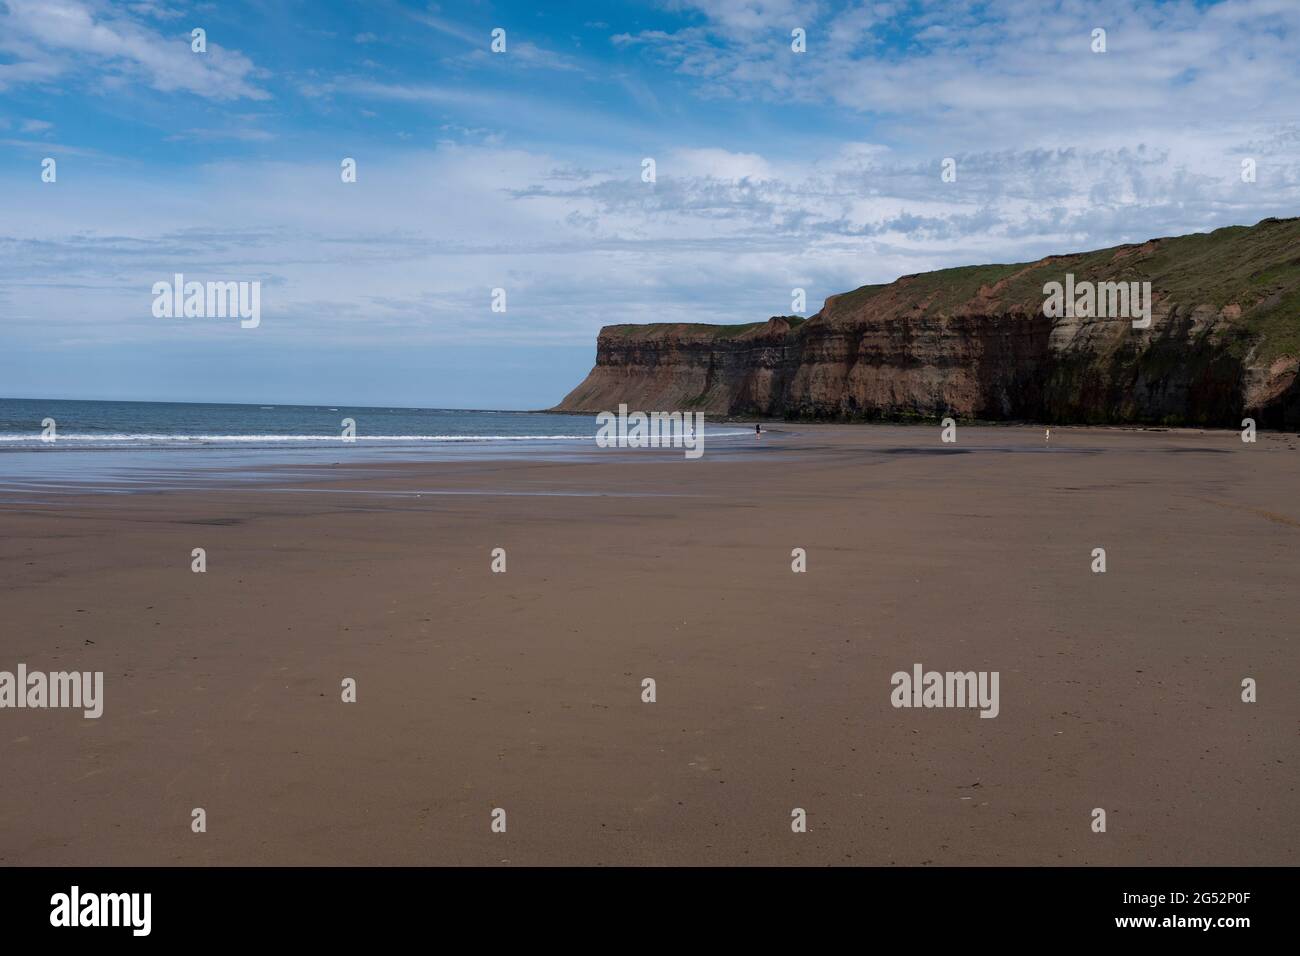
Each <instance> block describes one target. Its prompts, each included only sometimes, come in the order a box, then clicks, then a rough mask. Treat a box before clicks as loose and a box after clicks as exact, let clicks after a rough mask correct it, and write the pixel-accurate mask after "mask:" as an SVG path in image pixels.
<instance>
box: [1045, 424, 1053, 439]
mask: <svg viewBox="0 0 1300 956" xmlns="http://www.w3.org/2000/svg"><path fill="white" fill-rule="evenodd" d="M1051 440H1052V426H1051V425H1048V426H1047V433H1046V434H1045V435H1043V441H1046V442H1050V441H1051Z"/></svg>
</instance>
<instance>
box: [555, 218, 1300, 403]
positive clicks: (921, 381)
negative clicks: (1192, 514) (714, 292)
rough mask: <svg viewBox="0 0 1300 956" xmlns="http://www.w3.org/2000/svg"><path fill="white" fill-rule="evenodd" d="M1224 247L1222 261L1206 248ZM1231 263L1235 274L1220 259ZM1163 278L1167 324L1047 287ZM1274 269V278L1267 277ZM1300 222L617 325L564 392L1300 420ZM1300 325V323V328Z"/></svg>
mask: <svg viewBox="0 0 1300 956" xmlns="http://www.w3.org/2000/svg"><path fill="white" fill-rule="evenodd" d="M1206 256H1209V257H1210V258H1211V260H1212V261H1209V262H1202V261H1200V260H1203V259H1205V257H1206ZM1216 268H1217V269H1219V274H1217V275H1216V274H1215V272H1214V270H1215V269H1216ZM1066 272H1069V273H1072V274H1073V275H1074V276H1075V277H1076V279H1077V280H1080V281H1082V280H1090V281H1098V282H1101V281H1121V280H1122V281H1150V282H1151V283H1152V300H1153V303H1154V304H1153V308H1152V311H1151V324H1150V327H1149V328H1146V329H1136V328H1134V327H1133V323H1132V321H1131V320H1129V319H1128V318H1110V317H1108V318H1086V319H1085V318H1048V317H1046V316H1045V315H1044V309H1043V303H1044V294H1043V285H1044V283H1045V282H1048V281H1060V280H1061V279H1063V276H1064V274H1065V273H1066ZM1261 276H1265V277H1266V279H1265V281H1261ZM1293 303H1295V304H1300V219H1293V220H1283V221H1279V220H1265V221H1264V222H1263V223H1260V224H1259V225H1258V226H1255V227H1252V228H1250V229H1246V228H1243V227H1233V228H1232V229H1228V230H1219V231H1218V232H1215V233H1212V234H1209V235H1208V236H1195V237H1181V238H1178V239H1162V240H1152V241H1151V242H1148V243H1145V244H1143V245H1141V246H1121V247H1118V248H1116V249H1108V250H1102V251H1100V252H1096V253H1084V254H1080V255H1077V256H1062V257H1051V258H1048V259H1044V260H1041V261H1039V262H1036V263H1028V264H1019V265H1010V266H982V267H970V268H965V269H950V270H944V271H942V272H935V273H927V274H924V275H919V276H905V277H903V278H902V279H899V280H898V281H896V282H894V283H891V284H889V285H886V286H866V287H864V288H862V289H858V290H856V291H854V292H850V293H845V294H844V295H838V296H832V297H831V298H830V299H828V300H827V301H826V304H825V306H824V307H823V308H822V310H821V311H820V312H819V313H817V314H816V315H815V316H813V317H812V318H811V319H809V320H808V321H806V322H800V320H799V319H797V318H793V317H792V318H779V317H778V318H772V319H769V320H768V321H767V322H765V323H755V324H753V325H751V326H739V327H737V326H708V325H645V326H635V325H619V326H608V327H606V328H605V329H603V330H602V331H601V333H600V337H599V339H598V340H597V350H596V367H595V368H594V369H592V371H591V373H590V374H589V375H588V376H587V378H586V380H585V381H583V382H582V384H581V385H579V386H578V387H577V388H575V389H574V390H573V391H572V392H571V393H570V394H569V395H568V396H567V397H566V398H565V399H564V401H562V402H561V403H560V405H559V406H557V410H559V411H583V412H597V411H605V410H613V409H616V408H617V407H618V405H619V403H627V404H628V405H629V407H631V408H633V409H641V410H647V411H654V410H664V411H669V410H678V409H681V410H699V411H704V412H706V413H709V414H712V415H718V416H722V415H741V416H775V417H784V418H814V419H829V420H864V419H867V420H869V419H908V418H916V417H923V418H938V417H942V416H944V415H954V416H956V417H965V418H977V419H987V420H1034V421H1048V422H1082V423H1156V424H1187V425H1209V426H1223V427H1233V428H1236V427H1240V423H1241V419H1242V417H1243V416H1245V415H1252V416H1253V417H1255V418H1257V420H1258V421H1259V424H1260V425H1261V426H1262V427H1287V428H1293V427H1300V386H1298V383H1297V368H1298V366H1300V362H1297V359H1296V357H1295V355H1294V354H1293V351H1294V350H1290V351H1289V350H1288V348H1289V345H1288V343H1290V342H1291V341H1292V337H1293V336H1296V333H1297V332H1300V314H1298V313H1297V311H1296V309H1295V308H1294V306H1293ZM1298 337H1300V336H1298Z"/></svg>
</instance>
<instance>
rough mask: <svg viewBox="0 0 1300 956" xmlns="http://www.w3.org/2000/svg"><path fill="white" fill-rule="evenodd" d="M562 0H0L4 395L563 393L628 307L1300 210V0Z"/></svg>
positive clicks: (686, 315)
mask: <svg viewBox="0 0 1300 956" xmlns="http://www.w3.org/2000/svg"><path fill="white" fill-rule="evenodd" d="M539 6H540V5H537V4H532V3H530V4H524V3H501V2H497V3H472V2H470V3H455V4H453V3H444V4H428V3H414V2H413V3H397V2H384V0H367V2H355V3H353V2H326V0H316V2H287V0H286V2H274V0H267V2H263V3H256V4H243V3H179V2H176V3H173V2H167V0H157V2H130V0H121V2H116V3H107V2H100V0H39V2H28V0H0V253H2V255H0V346H3V348H0V395H9V396H24V397H47V398H123V399H158V400H194V401H247V402H254V403H257V402H277V403H287V402H295V401H296V402H307V403H311V402H324V403H332V404H338V403H340V402H347V403H355V404H401V405H426V406H455V407H516V408H535V407H544V406H548V405H551V404H553V403H554V402H556V401H558V400H559V399H560V398H561V397H562V396H563V394H564V393H565V392H566V391H567V390H568V389H569V388H570V387H571V386H572V385H574V384H576V383H577V382H578V381H579V380H580V379H581V378H582V376H583V375H584V374H585V373H586V371H587V370H588V368H589V367H590V365H591V363H592V361H593V358H594V351H595V335H596V332H597V331H598V329H599V328H600V326H601V325H604V324H609V323H614V322H648V321H705V322H745V321H754V320H757V319H762V318H766V317H767V316H769V315H774V314H785V313H788V312H790V311H791V307H790V302H791V294H790V293H791V289H793V288H795V287H801V288H804V289H806V290H807V299H808V303H809V307H808V309H807V311H808V312H813V311H816V309H817V308H818V307H819V306H820V303H821V301H822V300H823V299H824V298H825V297H826V296H827V295H830V294H834V293H836V292H841V291H845V290H847V289H851V288H854V287H856V286H859V285H862V284H864V283H868V282H883V281H889V280H892V279H894V278H896V277H897V276H899V275H902V274H906V273H910V272H919V271H924V270H927V269H934V268H942V267H945V266H952V265H964V264H970V263H978V262H991V261H1015V260H1024V259H1032V258H1036V257H1039V256H1041V255H1044V254H1047V253H1051V252H1064V251H1074V250H1080V249H1085V248H1092V247H1099V246H1105V245H1111V244H1114V243H1118V242H1128V241H1140V240H1143V239H1147V238H1150V237H1152V236H1159V235H1171V234H1178V233H1184V232H1192V231H1199V230H1207V229H1212V228H1215V227H1217V226H1221V225H1227V224H1232V223H1253V222H1255V221H1257V220H1258V219H1260V218H1263V217H1264V216H1269V215H1297V214H1300V67H1297V56H1296V53H1297V51H1298V50H1300V3H1296V2H1295V0H1224V2H1220V3H1206V2H1190V0H1189V2H1178V0H1165V2H1154V0H1145V2H1144V0H1136V2H1135V0H1123V2H1119V0H1115V2H1111V0H1096V2H1082V0H1079V2H1071V0H987V2H891V0H883V2H866V3H854V2H848V3H831V2H802V0H698V2H688V0H668V2H628V3H613V2H608V3H590V4H586V3H564V4H554V5H546V8H545V9H538V7H539ZM196 27H200V28H202V29H204V30H205V31H206V37H207V50H206V52H205V53H194V52H193V51H192V50H191V42H190V37H191V30H192V29H194V28H196ZM496 28H500V29H503V30H505V31H506V33H505V36H506V50H505V52H504V53H493V52H492V51H491V50H490V43H491V32H492V30H493V29H496ZM795 28H799V29H803V30H804V31H805V32H806V35H807V52H805V53H802V54H799V53H795V52H793V51H792V50H791V30H792V29H795ZM1097 28H1100V29H1104V30H1106V43H1107V49H1106V52H1105V53H1095V52H1093V50H1092V49H1091V44H1092V32H1093V30H1094V29H1097ZM46 157H49V158H53V159H55V160H56V162H57V181H56V182H54V183H45V182H42V181H41V162H42V160H43V159H45V158H46ZM344 157H352V158H355V159H356V161H357V168H358V177H357V182H355V183H347V184H345V183H342V182H341V180H340V176H339V164H340V162H341V160H342V159H343V158H344ZM647 157H649V158H653V159H654V160H655V163H656V173H657V179H656V181H655V182H654V183H645V182H643V181H642V178H641V168H642V161H643V159H645V158H647ZM945 158H953V159H954V160H955V161H956V168H957V179H956V181H955V182H944V181H943V179H942V178H941V175H940V171H941V164H942V162H943V160H944V159H945ZM1246 158H1249V159H1253V160H1254V161H1255V163H1256V169H1257V175H1256V180H1255V181H1254V182H1252V183H1246V182H1242V179H1241V175H1240V174H1241V163H1242V160H1243V159H1246ZM177 272H181V273H184V274H185V275H186V277H187V278H190V279H199V280H208V279H215V280H226V279H234V280H249V281H254V280H255V281H259V282H261V283H262V315H263V319H262V324H261V326H260V327H259V328H257V329H241V328H240V327H239V324H238V323H237V322H228V321H223V320H219V319H178V320H167V319H158V318H155V317H154V316H153V315H152V312H151V305H152V294H151V291H150V290H151V288H152V285H153V283H154V282H156V281H159V280H167V279H169V278H170V277H171V276H172V275H173V274H174V273H177ZM493 288H504V289H505V290H506V292H507V303H508V304H507V311H506V312H505V313H494V312H492V311H491V309H490V304H491V290H492V289H493Z"/></svg>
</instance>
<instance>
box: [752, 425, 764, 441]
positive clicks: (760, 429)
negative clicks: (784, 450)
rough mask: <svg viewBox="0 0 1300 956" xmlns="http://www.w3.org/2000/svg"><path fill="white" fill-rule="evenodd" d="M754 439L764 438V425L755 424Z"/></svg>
mask: <svg viewBox="0 0 1300 956" xmlns="http://www.w3.org/2000/svg"><path fill="white" fill-rule="evenodd" d="M754 437H755V438H762V437H763V425H762V423H761V422H754Z"/></svg>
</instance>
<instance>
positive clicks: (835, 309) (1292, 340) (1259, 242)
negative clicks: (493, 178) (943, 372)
mask: <svg viewBox="0 0 1300 956" xmlns="http://www.w3.org/2000/svg"><path fill="white" fill-rule="evenodd" d="M1067 272H1069V273H1073V274H1074V277H1075V281H1076V282H1080V281H1084V280H1088V281H1093V282H1150V283H1151V288H1152V292H1153V295H1154V297H1155V300H1156V302H1157V303H1171V304H1177V305H1180V306H1183V307H1186V308H1191V307H1195V306H1209V307H1211V308H1213V309H1215V310H1216V311H1220V312H1223V314H1224V316H1225V320H1226V321H1230V322H1232V323H1234V324H1236V325H1238V326H1239V327H1240V328H1241V330H1242V332H1243V333H1245V336H1244V338H1245V339H1246V340H1248V341H1250V342H1252V343H1256V344H1257V345H1258V348H1259V358H1260V359H1261V360H1264V361H1267V360H1269V359H1271V358H1273V357H1277V356H1280V355H1300V218H1293V219H1264V220H1262V221H1261V222H1259V223H1257V224H1256V225H1254V226H1228V227H1226V228H1224V229H1216V230H1214V231H1213V232H1208V233H1193V234H1191V235H1187V236H1174V237H1168V238H1161V239H1151V240H1149V241H1147V242H1144V243H1136V244H1130V245H1123V246H1113V247H1111V248H1108V249H1098V250H1096V251H1093V252H1082V253H1075V254H1072V255H1059V256H1049V257H1047V258H1045V259H1040V260H1038V261H1036V262H1017V263H1009V264H996V265H977V266H961V267H959V268H955V269H939V270H937V271H935V272H924V273H919V274H916V275H907V276H902V277H901V278H899V279H897V280H896V281H894V282H891V283H887V284H879V285H866V286H862V287H861V288H858V289H854V290H853V291H852V292H846V293H843V294H841V295H835V296H831V297H830V298H829V299H827V300H826V305H825V307H824V308H823V309H822V311H821V312H820V313H819V314H818V316H816V317H815V318H816V319H817V320H818V321H821V322H852V321H855V320H857V319H860V318H862V317H864V316H871V317H873V318H884V319H889V318H898V319H920V318H932V317H946V316H958V315H994V314H1003V313H1015V314H1028V315H1035V314H1037V313H1038V312H1039V311H1041V309H1042V307H1043V299H1044V295H1043V286H1044V285H1045V284H1046V283H1048V282H1062V283H1063V282H1064V281H1065V274H1066V273H1067ZM780 318H784V319H785V321H787V322H788V323H789V324H790V326H791V327H792V328H794V327H797V326H798V325H800V324H801V323H802V322H803V321H804V320H803V319H802V318H800V317H799V316H782V317H780ZM766 324H767V323H765V322H750V323H745V324H742V325H709V324H706V323H690V324H675V325H666V324H653V325H611V326H606V327H605V328H604V329H602V330H601V335H602V336H610V337H623V338H626V337H631V336H640V337H648V338H659V337H664V336H667V335H676V336H684V337H690V338H701V339H707V338H713V339H731V338H735V337H737V336H741V335H744V334H746V333H749V332H753V331H755V330H757V329H761V328H762V327H763V326H765V325H766Z"/></svg>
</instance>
